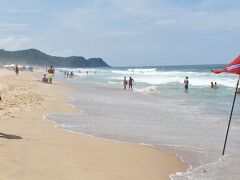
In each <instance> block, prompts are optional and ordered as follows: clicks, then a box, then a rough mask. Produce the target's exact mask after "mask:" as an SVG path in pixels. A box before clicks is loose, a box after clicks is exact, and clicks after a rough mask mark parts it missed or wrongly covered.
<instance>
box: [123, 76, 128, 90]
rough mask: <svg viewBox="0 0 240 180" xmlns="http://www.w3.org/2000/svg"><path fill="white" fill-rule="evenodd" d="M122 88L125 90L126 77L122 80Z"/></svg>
mask: <svg viewBox="0 0 240 180" xmlns="http://www.w3.org/2000/svg"><path fill="white" fill-rule="evenodd" d="M123 88H124V90H126V88H127V79H126V76H125V77H124V79H123Z"/></svg>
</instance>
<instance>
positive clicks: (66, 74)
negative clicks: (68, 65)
mask: <svg viewBox="0 0 240 180" xmlns="http://www.w3.org/2000/svg"><path fill="white" fill-rule="evenodd" d="M64 75H65V77H70V78H71V77H73V76H74V73H73V72H72V71H71V72H69V71H66V70H64Z"/></svg>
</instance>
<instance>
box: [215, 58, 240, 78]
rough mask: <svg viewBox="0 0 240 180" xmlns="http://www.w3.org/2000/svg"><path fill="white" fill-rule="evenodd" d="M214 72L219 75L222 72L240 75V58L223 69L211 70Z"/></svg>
mask: <svg viewBox="0 0 240 180" xmlns="http://www.w3.org/2000/svg"><path fill="white" fill-rule="evenodd" d="M211 71H212V72H214V73H216V74H219V73H221V72H227V73H234V74H238V75H240V56H238V57H237V58H236V59H234V60H233V61H232V62H231V63H230V64H228V65H227V66H226V67H225V68H223V69H218V70H211Z"/></svg>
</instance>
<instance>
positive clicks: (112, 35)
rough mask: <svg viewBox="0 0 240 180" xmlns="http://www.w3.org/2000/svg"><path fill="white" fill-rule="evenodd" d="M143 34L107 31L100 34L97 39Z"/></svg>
mask: <svg viewBox="0 0 240 180" xmlns="http://www.w3.org/2000/svg"><path fill="white" fill-rule="evenodd" d="M141 34H143V32H142V31H109V32H103V33H100V34H99V35H98V36H99V37H134V36H138V35H141Z"/></svg>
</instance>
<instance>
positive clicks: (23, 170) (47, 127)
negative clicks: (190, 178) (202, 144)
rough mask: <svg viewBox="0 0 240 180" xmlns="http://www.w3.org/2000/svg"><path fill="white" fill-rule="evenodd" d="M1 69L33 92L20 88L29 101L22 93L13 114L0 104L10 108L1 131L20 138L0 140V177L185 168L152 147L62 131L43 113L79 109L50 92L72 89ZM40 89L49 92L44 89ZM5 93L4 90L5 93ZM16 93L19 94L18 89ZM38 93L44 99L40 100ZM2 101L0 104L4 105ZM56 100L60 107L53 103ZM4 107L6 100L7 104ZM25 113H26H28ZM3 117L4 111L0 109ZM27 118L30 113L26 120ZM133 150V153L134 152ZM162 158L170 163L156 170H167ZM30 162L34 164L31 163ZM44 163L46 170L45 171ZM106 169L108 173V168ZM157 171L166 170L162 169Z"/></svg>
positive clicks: (132, 174)
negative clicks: (1, 147)
mask: <svg viewBox="0 0 240 180" xmlns="http://www.w3.org/2000/svg"><path fill="white" fill-rule="evenodd" d="M1 73H2V71H0V76H2V74H1ZM4 73H6V77H11V78H12V79H11V80H12V83H13V84H14V83H19V82H18V81H19V80H20V81H23V83H25V84H24V85H26V86H28V83H31V87H29V88H30V90H31V91H30V90H28V89H23V91H26V92H27V91H29V92H30V94H32V96H31V98H32V99H33V100H32V101H31V103H32V104H31V103H30V105H29V104H28V102H24V97H26V96H25V95H24V96H23V99H22V101H23V104H24V103H25V104H24V105H23V107H19V109H14V111H13V112H11V111H10V110H11V108H14V105H12V107H9V108H8V107H6V106H3V108H4V110H5V109H7V112H10V115H9V113H6V115H5V119H4V120H1V121H0V122H1V124H2V125H1V127H0V132H2V133H6V132H9V133H8V134H10V133H11V134H14V133H15V134H17V135H18V136H20V137H21V138H22V139H14V140H13V143H12V141H8V139H5V138H0V144H1V145H3V146H4V148H3V149H4V150H3V149H0V154H1V158H0V159H1V162H3V163H2V164H1V165H0V170H1V172H4V173H3V174H1V175H0V177H1V179H12V178H16V177H17V178H18V179H33V178H34V179H46V178H51V179H79V178H83V179H122V178H126V179H146V178H147V179H159V178H160V179H168V178H169V175H170V173H169V172H172V173H174V172H178V171H180V170H183V171H184V170H185V171H186V168H187V166H186V165H185V164H184V163H183V162H181V160H180V159H179V157H177V156H175V155H172V154H170V153H165V152H162V151H161V150H158V149H155V148H151V147H146V146H141V145H140V146H139V145H138V144H126V143H123V144H122V143H119V142H114V140H107V141H105V140H101V139H98V138H96V137H87V135H84V134H82V135H79V134H78V133H77V134H76V133H75V132H74V133H69V132H67V131H66V130H65V129H64V131H60V130H61V129H62V128H54V125H53V124H55V125H57V124H58V123H56V122H54V121H52V120H48V119H46V120H47V121H49V122H51V123H48V122H44V121H43V117H44V115H47V114H52V113H55V112H56V113H58V114H59V113H60V114H61V113H63V114H64V113H66V112H69V113H71V114H72V113H77V111H76V109H75V108H73V107H72V106H71V107H70V104H67V103H68V102H69V98H68V97H67V96H64V97H63V96H62V95H59V94H58V93H55V92H54V90H60V87H61V88H63V89H61V90H60V91H61V92H62V93H64V92H67V91H69V89H70V88H68V87H67V88H66V87H63V85H62V84H60V83H56V84H53V85H49V84H43V83H41V82H39V81H37V80H36V78H35V79H34V78H33V77H30V76H32V75H33V74H31V73H30V72H20V75H19V77H16V76H15V74H14V73H13V72H11V71H5V72H4ZM25 78H29V79H28V80H26V79H25ZM0 81H2V80H0ZM15 81H16V82H15ZM5 83H6V84H8V83H7V82H5ZM11 85H12V84H11ZM35 86H38V88H37V87H35ZM14 88H19V87H13V89H14ZM36 88H37V89H36ZM44 90H45V91H47V92H43V91H44ZM4 92H6V93H7V91H4ZM29 92H28V94H29ZM16 93H17V94H19V91H17V92H16ZM35 93H36V94H35ZM38 93H39V94H38ZM17 94H15V95H17ZM4 95H5V94H4V93H2V96H3V101H2V102H4V100H5V98H4ZM38 96H39V97H38ZM41 96H43V97H44V98H42V99H41V98H40V97H41ZM45 96H46V97H45ZM36 97H38V98H36ZM58 98H59V99H58ZM22 101H19V103H21V102H22ZM2 102H1V103H2ZM1 103H0V105H2V104H1ZM56 104H58V105H60V107H57V106H54V105H56ZM5 105H7V104H6V103H5ZM29 106H30V107H29ZM1 108H2V107H1ZM26 112H27V113H28V116H26ZM2 115H4V114H2V113H1V116H2ZM29 116H31V117H30V118H29ZM39 116H41V117H39ZM33 120H34V121H33ZM19 121H20V122H19ZM17 135H15V136H17ZM55 136H56V138H55ZM59 139H60V140H59ZM79 141H80V142H79ZM108 141H109V142H108ZM15 142H16V144H15ZM15 146H17V147H18V148H17V147H15ZM93 147H94V148H93ZM92 148H93V149H92ZM96 149H97V150H98V151H97V152H96V151H95V150H96ZM79 151H80V152H79ZM113 152H115V153H113ZM133 152H134V154H132V153H133ZM9 154H14V156H13V157H12V156H11V155H10V156H8V155H9ZM62 154H65V156H62ZM76 155H79V156H80V157H81V158H79V157H78V156H76ZM143 155H144V156H143ZM160 156H161V158H160ZM44 160H45V161H44ZM56 160H57V161H56ZM116 160H117V161H116ZM124 160H125V161H127V162H125V161H124ZM42 161H44V162H42ZM58 161H60V162H64V165H59V163H57V162H58ZM117 162H120V164H118V163H117ZM163 162H165V163H170V162H171V163H170V164H169V165H168V166H170V167H168V168H166V169H165V170H159V168H160V167H161V166H163V167H161V168H163V169H164V168H165V166H166V165H165V164H164V163H163ZM33 165H34V166H36V167H32V166H33ZM14 166H15V168H14V169H12V168H11V167H14ZM125 166H126V167H125ZM37 167H38V168H37ZM46 167H48V168H47V169H46ZM161 168H160V169H161ZM110 169H111V171H109V170H110ZM178 169H179V170H178ZM106 170H107V171H106ZM139 170H140V171H139ZM65 171H69V172H68V173H67V172H65ZM159 171H164V173H163V172H159ZM63 172H64V173H63ZM56 173H60V174H56ZM166 177H167V178H166Z"/></svg>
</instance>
